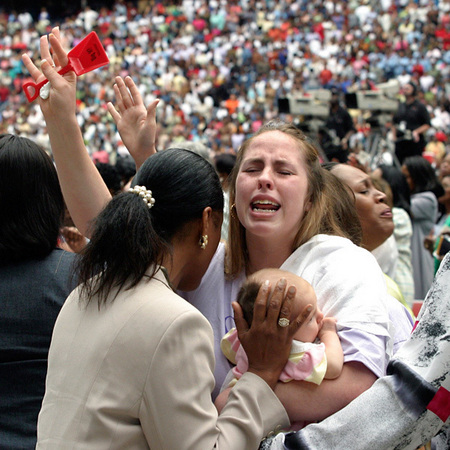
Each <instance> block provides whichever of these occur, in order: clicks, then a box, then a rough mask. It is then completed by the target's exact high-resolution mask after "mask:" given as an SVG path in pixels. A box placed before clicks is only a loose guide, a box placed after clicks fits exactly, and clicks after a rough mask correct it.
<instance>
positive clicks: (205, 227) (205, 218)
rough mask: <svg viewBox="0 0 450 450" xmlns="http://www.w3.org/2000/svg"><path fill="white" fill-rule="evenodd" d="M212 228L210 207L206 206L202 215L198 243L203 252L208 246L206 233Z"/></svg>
mask: <svg viewBox="0 0 450 450" xmlns="http://www.w3.org/2000/svg"><path fill="white" fill-rule="evenodd" d="M213 226H214V224H213V211H212V208H211V207H210V206H207V207H206V208H205V209H204V210H203V213H202V220H201V225H200V236H199V241H198V243H199V245H200V248H201V249H202V250H205V248H206V246H207V245H208V232H211V230H212V227H213Z"/></svg>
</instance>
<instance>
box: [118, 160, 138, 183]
mask: <svg viewBox="0 0 450 450" xmlns="http://www.w3.org/2000/svg"><path fill="white" fill-rule="evenodd" d="M115 167H116V169H117V171H118V172H119V175H120V178H121V180H122V185H126V184H127V183H128V181H130V180H131V179H132V178H133V177H134V175H135V174H136V164H135V162H134V161H133V158H131V157H129V156H122V157H118V158H117V161H116V166H115Z"/></svg>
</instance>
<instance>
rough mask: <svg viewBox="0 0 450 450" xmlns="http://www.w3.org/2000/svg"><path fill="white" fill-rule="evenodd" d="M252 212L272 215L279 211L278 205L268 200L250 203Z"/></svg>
mask: <svg viewBox="0 0 450 450" xmlns="http://www.w3.org/2000/svg"><path fill="white" fill-rule="evenodd" d="M251 206H252V211H255V212H265V213H274V212H276V211H278V210H279V209H280V205H279V204H278V203H275V202H271V201H270V200H258V201H256V202H253V203H252V205H251Z"/></svg>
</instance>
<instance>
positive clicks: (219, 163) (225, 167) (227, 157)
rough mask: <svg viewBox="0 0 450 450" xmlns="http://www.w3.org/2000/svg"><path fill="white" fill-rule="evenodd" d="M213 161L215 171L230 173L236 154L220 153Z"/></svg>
mask: <svg viewBox="0 0 450 450" xmlns="http://www.w3.org/2000/svg"><path fill="white" fill-rule="evenodd" d="M214 163H215V166H216V170H217V172H219V173H226V174H227V175H230V173H231V171H232V170H233V167H234V165H235V164H236V155H233V154H232V153H220V154H219V155H217V156H216V157H215V158H214Z"/></svg>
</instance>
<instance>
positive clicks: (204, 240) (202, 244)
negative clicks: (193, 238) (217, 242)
mask: <svg viewBox="0 0 450 450" xmlns="http://www.w3.org/2000/svg"><path fill="white" fill-rule="evenodd" d="M198 245H200V248H201V249H202V250H205V248H206V246H207V245H208V235H207V234H204V235H203V236H202V237H201V238H200V240H199V241H198Z"/></svg>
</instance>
